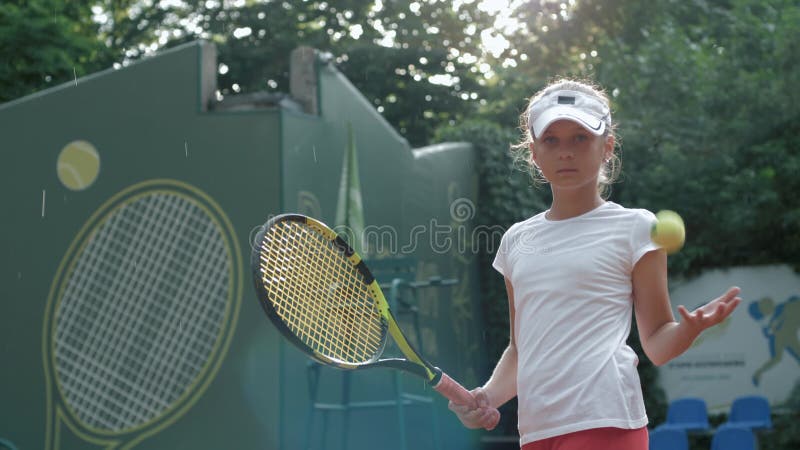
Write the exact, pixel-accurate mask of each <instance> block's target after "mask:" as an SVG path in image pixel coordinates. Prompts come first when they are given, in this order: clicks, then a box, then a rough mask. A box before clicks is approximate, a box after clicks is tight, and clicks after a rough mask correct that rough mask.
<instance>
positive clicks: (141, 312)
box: [54, 193, 231, 431]
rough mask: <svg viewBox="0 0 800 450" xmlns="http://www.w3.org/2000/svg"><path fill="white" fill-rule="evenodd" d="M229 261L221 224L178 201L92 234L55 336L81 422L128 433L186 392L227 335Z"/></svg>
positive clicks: (128, 214) (147, 199) (119, 214)
mask: <svg viewBox="0 0 800 450" xmlns="http://www.w3.org/2000/svg"><path fill="white" fill-rule="evenodd" d="M229 258H230V257H229V255H228V252H227V250H226V247H225V242H224V239H223V237H222V233H221V231H220V230H219V229H218V226H217V225H216V224H215V223H214V222H213V220H212V219H211V218H210V217H209V216H208V214H207V213H206V212H205V211H204V210H203V209H202V208H200V207H199V206H198V205H197V204H195V203H194V202H193V201H190V200H189V199H187V198H185V197H182V196H179V195H172V194H165V193H157V194H151V195H146V196H143V197H141V198H139V199H137V200H135V201H129V202H127V203H126V204H124V205H123V206H122V207H120V208H117V209H116V210H115V211H114V212H112V213H111V214H109V215H108V216H106V217H105V218H104V220H103V221H102V222H101V223H100V224H99V225H98V226H96V227H95V229H94V230H92V233H91V234H90V235H89V237H88V239H87V243H86V245H85V247H84V248H83V249H81V251H80V255H79V256H78V258H77V260H76V263H75V267H74V269H73V270H72V272H71V274H70V276H69V277H68V279H67V281H66V283H65V287H64V293H63V294H62V296H61V301H60V303H59V306H58V309H57V316H56V317H57V318H56V324H55V330H54V331H55V336H54V354H55V355H54V356H55V362H56V371H57V373H58V376H59V383H60V386H61V390H62V392H63V394H64V396H65V399H66V401H67V404H68V405H69V406H70V408H71V409H72V410H73V411H74V412H75V414H76V415H77V416H78V418H79V419H80V420H81V421H82V422H83V423H85V424H87V425H89V426H91V427H94V428H99V429H104V430H114V431H119V430H126V429H131V428H132V427H134V426H136V425H140V424H143V423H146V422H148V421H149V420H151V419H153V418H155V417H157V416H159V415H160V414H162V413H163V412H165V411H166V410H167V409H168V408H169V407H170V406H171V405H173V404H174V403H175V402H176V401H177V400H179V399H180V397H181V396H182V395H183V394H184V393H185V392H186V391H187V389H189V387H190V386H191V384H192V383H193V382H194V380H195V379H196V377H197V375H198V374H199V373H200V372H201V371H202V370H203V368H204V367H205V366H206V364H207V361H208V359H209V357H210V356H211V355H212V354H213V351H214V348H215V345H216V343H217V341H218V336H219V333H220V332H221V331H222V324H223V323H224V320H225V317H226V316H225V314H226V311H227V300H228V292H229V289H230V283H231V280H230V279H229V278H230V277H229V268H230V261H229Z"/></svg>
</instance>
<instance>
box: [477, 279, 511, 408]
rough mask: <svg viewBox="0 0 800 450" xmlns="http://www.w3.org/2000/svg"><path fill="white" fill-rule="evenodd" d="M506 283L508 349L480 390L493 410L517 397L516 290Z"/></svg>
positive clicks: (508, 282)
mask: <svg viewBox="0 0 800 450" xmlns="http://www.w3.org/2000/svg"><path fill="white" fill-rule="evenodd" d="M505 282H506V293H507V294H508V324H509V326H508V327H509V331H510V336H509V339H508V347H506V349H505V351H504V352H503V356H501V357H500V361H498V362H497V365H496V366H495V368H494V371H493V372H492V376H491V377H490V378H489V381H487V382H486V384H485V385H483V387H482V388H479V389H480V390H482V391H483V392H484V394H485V395H486V397H487V401H488V406H491V407H493V408H497V407H500V406H501V405H503V404H505V402H507V401H509V400H511V399H512V398H514V397H516V396H517V345H516V342H515V341H514V316H515V310H514V288H513V287H512V286H511V282H510V281H509V280H508V278H506V279H505Z"/></svg>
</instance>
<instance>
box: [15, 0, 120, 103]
mask: <svg viewBox="0 0 800 450" xmlns="http://www.w3.org/2000/svg"><path fill="white" fill-rule="evenodd" d="M90 16H91V15H90V13H89V9H88V7H87V6H86V5H85V4H83V3H73V2H68V3H65V2H63V1H59V0H30V1H20V0H14V1H7V2H3V3H0V54H2V55H3V58H4V60H5V61H4V64H0V102H5V101H8V100H12V99H15V98H18V97H22V96H24V95H27V94H31V93H33V92H36V91H38V90H41V89H44V88H46V87H48V86H53V85H56V84H60V83H64V82H66V81H69V80H71V79H73V78H76V77H79V76H83V75H86V74H87V73H91V72H93V71H95V70H98V68H99V64H98V61H101V60H102V59H103V58H104V56H105V48H104V46H103V45H102V44H101V43H100V42H99V41H98V40H97V38H96V32H97V30H96V26H95V25H94V24H93V23H92V22H91V20H90V19H88V17H90Z"/></svg>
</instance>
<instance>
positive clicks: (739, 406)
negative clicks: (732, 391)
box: [726, 395, 772, 431]
mask: <svg viewBox="0 0 800 450" xmlns="http://www.w3.org/2000/svg"><path fill="white" fill-rule="evenodd" d="M726 425H732V426H737V427H740V428H749V429H751V430H753V431H760V430H769V429H771V428H772V417H771V411H770V407H769V402H768V401H767V399H766V398H765V397H762V396H760V395H745V396H742V397H737V398H736V399H735V400H734V401H733V405H731V412H730V414H729V415H728V421H727V422H726Z"/></svg>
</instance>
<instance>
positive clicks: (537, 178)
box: [511, 78, 622, 198]
mask: <svg viewBox="0 0 800 450" xmlns="http://www.w3.org/2000/svg"><path fill="white" fill-rule="evenodd" d="M558 90H570V91H578V92H582V93H585V94H587V95H590V96H592V97H594V98H596V99H598V100H600V101H601V102H603V103H604V104H605V105H606V106H609V107H610V102H609V99H608V96H607V95H606V93H605V92H604V91H603V90H602V89H601V88H600V87H599V86H597V85H596V84H594V83H592V82H590V81H579V80H574V79H567V78H561V79H558V80H555V81H553V82H551V83H550V84H548V85H547V86H546V87H545V88H544V89H542V90H541V91H539V92H537V93H536V94H535V95H534V96H533V97H531V99H530V101H528V106H527V107H526V108H525V111H523V112H522V114H520V116H519V126H520V131H522V140H521V141H520V142H519V143H517V144H515V145H512V147H511V154H512V156H513V158H514V163H515V164H519V165H521V166H522V167H524V168H525V170H526V171H527V172H529V173H530V174H531V177H532V178H533V181H534V183H535V184H537V185H540V184H544V183H546V182H547V180H545V179H544V177H543V176H542V173H541V171H540V170H539V168H538V167H536V165H535V164H534V163H533V160H532V159H531V152H530V144H532V143H533V142H534V140H535V138H534V136H533V133H532V132H531V127H530V125H529V123H528V121H529V120H530V119H531V118H530V117H529V116H528V113H529V111H530V109H531V106H532V105H533V104H534V103H536V101H538V100H539V99H541V98H542V97H544V96H545V95H547V94H549V93H551V92H553V91H558ZM615 130H616V123H614V122H612V120H611V115H610V114H609V115H608V116H607V118H606V131H605V134H604V135H603V137H608V136H614V138H615V139H614V142H615V144H614V145H615V147H616V146H617V145H619V140H618V139H616V133H615ZM621 167H622V161H621V160H620V159H619V156H618V155H617V152H616V151H615V152H613V154H612V155H611V157H610V158H609V159H608V160H607V161H606V163H605V164H603V165H602V166H601V167H600V176H599V177H598V182H597V184H598V189H599V191H600V195H602V196H603V197H604V198H605V197H607V196H608V194H609V193H610V192H611V189H610V187H611V184H612V183H614V182H615V181H616V179H617V177H618V176H619V172H620V169H621Z"/></svg>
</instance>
